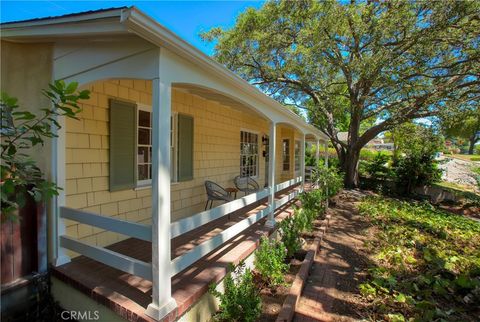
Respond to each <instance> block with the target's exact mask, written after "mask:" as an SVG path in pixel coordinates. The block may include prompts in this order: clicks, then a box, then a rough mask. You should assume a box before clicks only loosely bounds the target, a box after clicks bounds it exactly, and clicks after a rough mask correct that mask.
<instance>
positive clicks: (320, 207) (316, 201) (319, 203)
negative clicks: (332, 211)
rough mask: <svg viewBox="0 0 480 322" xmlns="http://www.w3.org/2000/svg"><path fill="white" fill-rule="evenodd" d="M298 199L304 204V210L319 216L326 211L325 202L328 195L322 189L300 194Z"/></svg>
mask: <svg viewBox="0 0 480 322" xmlns="http://www.w3.org/2000/svg"><path fill="white" fill-rule="evenodd" d="M298 199H299V200H300V201H301V202H302V208H303V209H305V210H310V211H312V212H313V213H314V216H317V215H318V214H320V213H322V212H323V211H324V210H325V206H324V204H323V202H324V201H325V200H326V199H327V193H326V191H324V190H322V189H313V190H311V191H308V192H304V193H302V194H300V196H299V197H298Z"/></svg>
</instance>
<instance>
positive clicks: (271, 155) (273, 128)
mask: <svg viewBox="0 0 480 322" xmlns="http://www.w3.org/2000/svg"><path fill="white" fill-rule="evenodd" d="M268 142H269V144H268V189H269V190H270V192H269V195H268V206H269V207H270V211H269V213H268V218H267V221H266V223H265V225H266V226H267V227H272V228H273V227H275V216H274V214H275V164H276V162H275V160H276V152H275V150H276V149H275V147H276V145H277V124H276V123H275V122H271V123H270V136H269V141H268Z"/></svg>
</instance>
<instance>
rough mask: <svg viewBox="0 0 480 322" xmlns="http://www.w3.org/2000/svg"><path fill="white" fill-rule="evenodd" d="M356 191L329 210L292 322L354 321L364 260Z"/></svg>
mask: <svg viewBox="0 0 480 322" xmlns="http://www.w3.org/2000/svg"><path fill="white" fill-rule="evenodd" d="M360 197H361V195H360V193H358V192H356V191H344V192H342V193H340V194H339V195H338V196H337V197H336V205H335V206H334V207H332V208H331V209H329V211H330V213H331V215H332V219H331V221H330V227H329V229H328V231H327V234H326V236H325V237H324V240H323V242H322V245H321V251H320V252H319V253H318V255H317V257H316V258H315V262H314V264H313V267H312V270H311V272H310V275H309V278H308V280H307V285H306V286H305V288H304V290H303V292H302V296H301V298H300V300H299V303H298V305H297V309H296V312H295V317H294V321H354V320H356V319H357V318H360V317H359V316H358V315H357V313H356V312H355V307H358V306H357V303H358V299H359V291H358V284H360V283H361V281H362V280H363V279H364V277H365V276H364V274H365V273H364V272H365V269H366V267H367V259H366V258H365V257H364V256H363V255H362V252H361V248H362V247H363V242H364V237H363V236H362V235H361V233H362V231H363V230H364V228H366V227H367V224H366V222H365V221H364V220H363V218H362V217H360V216H359V215H358V212H357V210H356V205H355V204H356V202H357V201H358V200H359V198H360Z"/></svg>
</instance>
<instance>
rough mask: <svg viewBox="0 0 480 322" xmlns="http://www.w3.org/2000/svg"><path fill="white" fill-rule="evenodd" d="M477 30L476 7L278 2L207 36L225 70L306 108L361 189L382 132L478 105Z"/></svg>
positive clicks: (349, 180) (467, 3)
mask: <svg viewBox="0 0 480 322" xmlns="http://www.w3.org/2000/svg"><path fill="white" fill-rule="evenodd" d="M479 30H480V11H479V2H478V1H453V0H451V1H449V0H445V1H418V2H415V1H362V2H358V3H357V2H356V1H351V3H345V2H336V1H322V2H316V1H273V2H267V3H265V4H264V5H263V6H262V7H261V8H260V9H258V10H256V9H252V8H250V9H247V10H246V11H245V12H243V13H242V14H240V15H239V17H238V18H237V21H236V23H235V25H234V26H233V27H232V28H230V29H227V30H222V29H221V28H213V29H212V30H210V31H208V32H206V33H204V34H203V37H204V38H205V39H207V40H211V41H212V40H213V41H215V40H216V41H217V42H216V45H215V53H214V57H215V58H216V59H217V60H218V61H219V62H221V63H223V64H225V65H226V66H227V67H228V68H230V69H231V70H233V71H235V72H236V73H238V74H239V75H241V76H242V77H243V78H245V79H246V80H248V81H249V82H251V83H252V84H255V85H257V86H258V87H259V88H261V89H262V90H263V91H264V92H266V93H267V94H269V95H271V96H272V97H274V98H275V99H277V100H279V101H280V102H282V103H284V104H286V105H294V106H296V107H297V108H299V109H303V110H305V111H306V115H308V118H309V120H310V121H311V122H312V123H314V124H315V125H317V126H318V127H319V128H320V129H321V130H322V131H324V132H325V134H326V135H328V137H329V138H330V139H331V142H332V143H333V146H334V147H335V149H336V150H337V153H338V155H339V159H340V164H341V166H342V169H343V171H344V172H345V174H346V176H345V184H346V186H348V187H355V186H357V185H358V160H359V154H360V149H361V148H362V147H363V146H365V144H366V143H367V142H369V141H370V140H371V139H373V138H375V137H376V136H377V135H378V134H380V133H382V132H383V131H386V130H390V129H392V128H394V127H396V126H397V125H399V124H402V123H405V122H407V121H410V120H412V119H418V118H425V117H431V116H434V115H437V114H438V112H439V111H440V110H442V109H445V108H446V107H447V106H452V105H454V104H452V102H454V101H455V102H456V104H457V105H458V104H461V103H462V101H464V100H470V101H472V100H473V101H475V100H476V102H478V96H479V95H480V90H479V84H480V83H479V75H480V67H479V66H480V64H479V60H480V51H479ZM342 129H345V130H347V131H348V141H347V142H342V141H340V140H339V139H338V132H339V130H342Z"/></svg>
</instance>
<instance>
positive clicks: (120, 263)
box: [60, 177, 302, 280]
mask: <svg viewBox="0 0 480 322" xmlns="http://www.w3.org/2000/svg"><path fill="white" fill-rule="evenodd" d="M301 181H302V177H297V178H295V179H292V180H288V181H285V182H282V183H280V184H277V185H276V186H275V192H278V191H281V190H285V189H287V188H290V187H293V186H295V185H297V184H298V183H300V182H301ZM300 192H301V189H299V190H294V191H292V192H290V193H289V194H288V195H286V196H284V197H282V198H281V199H279V200H275V205H274V210H276V209H278V208H280V207H282V206H283V205H285V204H286V203H288V202H289V201H291V200H293V199H295V198H296V196H297V195H298V193H300ZM268 193H269V191H268V189H263V190H261V191H259V192H257V193H254V194H250V195H247V196H245V197H242V198H239V199H236V200H234V201H231V202H228V203H225V204H223V205H221V206H218V207H215V208H213V209H210V210H207V211H202V212H200V213H198V214H196V215H193V216H191V217H188V218H185V219H181V220H179V221H176V222H173V223H171V225H170V232H171V238H174V237H177V236H180V235H182V234H185V233H186V232H189V231H191V230H193V229H195V228H198V227H199V226H202V225H205V224H207V223H209V222H210V221H212V220H215V219H218V218H221V217H223V216H226V215H228V214H231V213H232V212H234V211H237V210H239V209H242V208H244V207H246V206H248V205H251V204H253V203H255V202H257V201H260V200H262V199H264V198H266V197H267V196H268ZM269 212H270V207H269V206H268V205H267V206H266V207H265V208H263V209H261V210H259V211H257V212H256V213H255V214H253V215H250V216H249V217H248V218H245V219H243V220H241V221H239V222H237V223H236V224H235V225H233V226H231V227H229V228H227V229H225V230H224V231H222V232H221V233H219V234H218V235H216V236H215V237H213V238H211V239H209V240H207V241H205V242H203V243H202V244H200V245H198V246H196V247H195V248H193V249H191V250H190V251H188V252H187V253H185V254H183V255H181V256H179V257H177V258H175V259H174V260H172V262H171V264H172V270H171V271H172V276H173V275H175V274H177V273H179V272H181V271H182V270H184V269H185V268H187V267H188V266H190V265H192V264H193V263H195V262H196V261H198V260H199V259H200V258H202V257H203V256H205V255H206V254H208V253H210V252H212V251H213V250H215V249H216V248H218V247H219V246H221V245H222V244H223V243H225V242H226V241H228V240H230V239H231V238H233V237H235V236H236V235H238V234H239V233H241V232H242V231H243V230H245V229H247V228H248V227H250V226H251V225H253V224H255V223H256V222H258V221H259V220H261V219H262V218H264V217H265V216H267V215H268V213H269ZM60 216H61V217H62V218H65V219H69V220H72V221H76V222H79V223H82V224H87V225H90V226H94V227H98V228H102V229H105V230H108V231H111V232H115V233H119V234H122V235H125V236H129V237H133V238H137V239H141V240H144V241H148V242H151V241H152V230H151V226H150V225H144V224H139V223H134V222H130V221H125V220H121V219H115V218H111V217H106V216H102V215H98V214H94V213H90V212H87V211H83V210H77V209H72V208H68V207H61V209H60ZM60 246H61V247H63V248H66V249H69V250H71V251H74V252H76V253H79V254H81V255H84V256H86V257H89V258H91V259H93V260H96V261H98V262H101V263H103V264H105V265H108V266H111V267H114V268H116V269H118V270H121V271H123V272H126V273H130V274H132V275H136V276H139V277H142V278H144V279H147V280H152V265H151V264H150V263H147V262H144V261H141V260H138V259H135V258H133V257H130V256H126V255H123V254H120V253H118V252H115V251H113V250H110V249H108V248H105V247H100V246H95V245H91V244H90V243H87V242H83V241H80V240H78V239H75V238H73V237H69V236H67V235H62V236H60Z"/></svg>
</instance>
